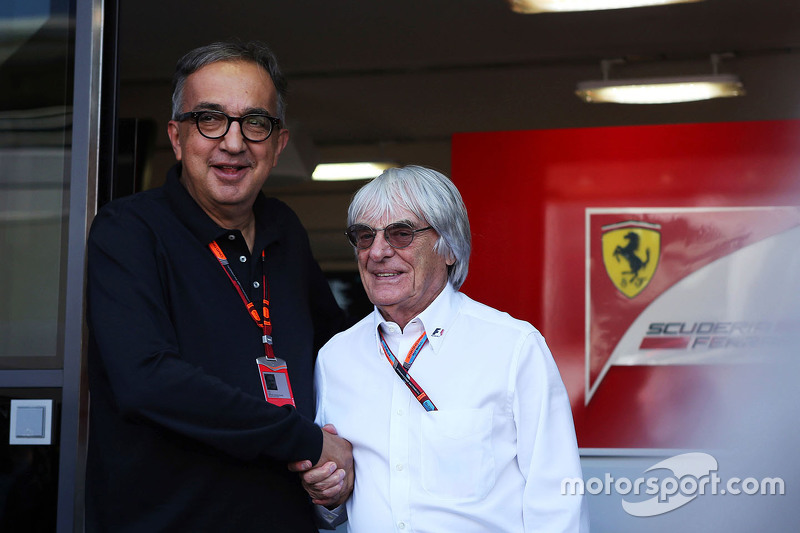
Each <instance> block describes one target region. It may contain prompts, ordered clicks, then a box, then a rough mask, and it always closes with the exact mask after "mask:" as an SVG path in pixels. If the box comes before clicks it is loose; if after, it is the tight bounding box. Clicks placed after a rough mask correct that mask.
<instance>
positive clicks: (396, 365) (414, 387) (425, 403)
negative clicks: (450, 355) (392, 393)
mask: <svg viewBox="0 0 800 533" xmlns="http://www.w3.org/2000/svg"><path fill="white" fill-rule="evenodd" d="M378 335H379V336H380V339H381V346H382V347H383V353H384V355H385V356H386V359H388V360H389V363H390V364H391V365H392V368H393V369H394V371H395V373H396V374H397V375H398V376H399V377H400V379H401V380H402V381H403V383H405V384H406V387H408V389H409V390H410V391H411V393H412V394H413V395H414V397H415V398H416V399H417V401H419V403H421V404H422V407H424V408H425V410H426V411H438V409H436V406H435V405H434V404H433V402H432V401H431V399H430V398H429V397H428V394H427V393H426V392H425V391H424V390H423V389H422V387H420V386H419V384H418V383H417V382H416V381H414V378H412V377H411V376H410V375H408V369H409V368H411V365H412V364H413V363H414V360H415V359H416V358H417V355H419V352H420V351H421V350H422V347H423V346H425V344H427V343H428V337H427V336H426V335H425V333H423V334H422V335H420V337H419V338H418V339H417V341H416V342H415V343H414V345H413V346H412V347H411V350H410V351H409V352H408V355H407V356H406V360H405V362H404V363H403V364H400V361H398V360H397V357H395V356H394V354H393V353H392V350H391V349H390V348H389V345H388V344H387V343H386V339H384V338H383V333H381V332H380V330H378Z"/></svg>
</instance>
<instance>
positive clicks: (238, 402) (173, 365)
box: [87, 211, 322, 462]
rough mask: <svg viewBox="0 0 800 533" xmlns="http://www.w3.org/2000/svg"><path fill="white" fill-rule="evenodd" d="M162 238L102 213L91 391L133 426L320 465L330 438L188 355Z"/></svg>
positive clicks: (91, 277) (93, 243)
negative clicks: (173, 309)
mask: <svg viewBox="0 0 800 533" xmlns="http://www.w3.org/2000/svg"><path fill="white" fill-rule="evenodd" d="M156 241H157V236H155V235H154V234H153V232H152V231H150V229H149V228H148V227H146V225H145V224H143V223H141V222H140V221H139V220H138V219H137V218H136V217H135V216H131V215H130V214H126V213H124V212H123V213H120V212H116V211H106V213H105V214H104V213H102V212H101V214H99V215H98V217H97V219H96V220H95V223H94V224H93V226H92V231H91V233H90V238H89V242H88V252H87V253H88V274H87V276H88V279H87V320H88V324H89V328H90V332H91V338H92V341H91V343H92V346H91V347H90V359H89V366H90V375H94V376H95V378H94V379H93V383H91V385H94V386H95V387H97V388H99V389H100V390H99V391H97V393H98V394H101V395H102V397H103V398H104V399H108V401H111V402H113V403H114V406H113V409H115V410H116V411H117V412H118V413H119V414H120V415H121V416H123V417H125V418H126V419H127V420H134V421H137V422H144V423H146V424H149V425H152V426H155V427H158V428H159V429H162V430H167V431H169V432H174V433H175V434H178V435H181V436H183V437H186V438H189V439H192V440H195V441H197V442H200V443H203V444H206V445H209V446H211V447H214V448H216V449H218V450H221V451H223V452H225V453H227V454H229V455H231V456H233V457H236V458H238V459H242V460H256V459H260V458H266V459H271V460H278V461H287V462H288V461H296V460H302V459H310V460H311V461H312V462H316V461H317V460H318V459H319V456H320V454H321V450H322V434H321V432H320V430H319V428H317V427H316V426H315V425H314V424H313V423H312V422H311V421H310V420H306V419H304V418H303V417H302V416H300V415H299V414H298V413H297V411H296V410H294V409H291V408H282V407H277V406H274V405H271V404H268V403H267V402H265V401H264V399H263V398H257V397H255V396H252V395H250V394H246V393H244V392H242V391H241V390H240V389H238V388H237V387H235V386H232V385H231V384H229V383H226V382H224V381H222V380H221V379H219V378H218V377H216V376H214V375H213V374H209V373H207V372H206V371H205V370H204V369H203V368H202V367H201V366H199V365H198V364H195V363H192V362H190V361H187V360H186V359H185V358H184V357H183V356H182V354H181V353H180V351H179V347H178V340H177V335H176V330H175V327H176V326H175V325H174V324H173V322H172V317H171V315H170V311H169V307H168V304H167V293H168V284H167V282H166V281H165V280H164V279H162V277H163V273H162V272H160V266H159V259H158V257H157V254H156V253H155V251H154V250H155V249H156V247H157V244H156ZM175 275H179V274H178V273H175ZM184 327H187V326H186V325H184ZM98 376H101V377H98Z"/></svg>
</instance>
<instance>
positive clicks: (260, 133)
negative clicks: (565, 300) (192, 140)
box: [197, 111, 272, 142]
mask: <svg viewBox="0 0 800 533" xmlns="http://www.w3.org/2000/svg"><path fill="white" fill-rule="evenodd" d="M234 120H235V121H237V122H238V123H239V124H240V125H241V127H242V135H244V138H245V139H247V140H249V141H256V142H258V141H264V140H266V139H267V138H268V137H269V136H270V134H271V133H272V121H271V120H270V118H269V117H268V116H267V115H245V116H243V117H238V118H237V117H229V116H228V115H226V114H225V113H221V112H219V111H203V112H201V113H200V114H198V115H197V129H199V130H200V133H202V134H203V135H204V136H206V137H208V138H210V139H219V138H220V137H222V136H224V135H225V134H226V133H228V129H229V128H230V124H231V121H234Z"/></svg>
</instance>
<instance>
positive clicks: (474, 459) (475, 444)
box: [420, 407, 495, 501]
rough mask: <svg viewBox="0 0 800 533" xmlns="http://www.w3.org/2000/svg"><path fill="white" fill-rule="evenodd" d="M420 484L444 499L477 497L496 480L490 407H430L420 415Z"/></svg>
mask: <svg viewBox="0 0 800 533" xmlns="http://www.w3.org/2000/svg"><path fill="white" fill-rule="evenodd" d="M420 436H421V440H422V442H421V443H420V456H421V471H422V472H421V477H422V486H423V488H424V489H425V490H426V491H427V492H428V493H429V494H431V495H432V496H435V497H437V498H441V499H447V500H463V501H478V500H482V499H483V498H484V497H486V495H487V494H488V492H489V490H490V489H491V488H492V487H493V486H494V483H495V464H494V454H493V453H492V409H491V408H490V407H485V408H479V409H451V410H447V411H431V412H428V413H425V414H424V415H423V416H422V424H421V431H420Z"/></svg>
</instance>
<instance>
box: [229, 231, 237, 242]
mask: <svg viewBox="0 0 800 533" xmlns="http://www.w3.org/2000/svg"><path fill="white" fill-rule="evenodd" d="M228 240H229V241H235V240H236V235H234V234H232V233H231V234H230V235H228Z"/></svg>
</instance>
